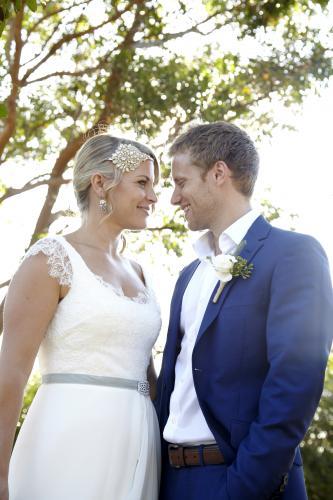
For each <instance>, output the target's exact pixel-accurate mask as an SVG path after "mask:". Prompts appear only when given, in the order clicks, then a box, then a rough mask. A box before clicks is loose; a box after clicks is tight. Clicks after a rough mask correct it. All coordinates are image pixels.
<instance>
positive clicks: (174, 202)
mask: <svg viewBox="0 0 333 500" xmlns="http://www.w3.org/2000/svg"><path fill="white" fill-rule="evenodd" d="M170 201H171V203H172V205H179V204H180V194H179V192H178V190H177V187H175V189H174V190H173V193H172V196H171V200H170Z"/></svg>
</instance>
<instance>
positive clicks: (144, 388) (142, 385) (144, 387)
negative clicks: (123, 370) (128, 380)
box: [138, 380, 150, 396]
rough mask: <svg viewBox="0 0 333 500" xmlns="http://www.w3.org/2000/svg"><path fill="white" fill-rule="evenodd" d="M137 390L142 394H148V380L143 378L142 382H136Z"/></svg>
mask: <svg viewBox="0 0 333 500" xmlns="http://www.w3.org/2000/svg"><path fill="white" fill-rule="evenodd" d="M138 392H139V393H140V394H142V395H143V396H149V394H150V385H149V382H148V380H143V381H142V382H138Z"/></svg>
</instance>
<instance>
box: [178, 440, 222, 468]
mask: <svg viewBox="0 0 333 500" xmlns="http://www.w3.org/2000/svg"><path fill="white" fill-rule="evenodd" d="M168 453H169V463H170V465H171V467H176V468H179V467H189V466H193V465H220V464H224V463H225V460H224V456H223V455H222V453H221V451H220V450H219V447H218V446H217V444H209V445H201V446H180V445H177V444H169V446H168Z"/></svg>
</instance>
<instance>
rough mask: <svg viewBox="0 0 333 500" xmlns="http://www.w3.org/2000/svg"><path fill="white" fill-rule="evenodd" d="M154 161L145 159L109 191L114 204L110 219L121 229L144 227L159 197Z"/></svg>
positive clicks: (108, 193)
mask: <svg viewBox="0 0 333 500" xmlns="http://www.w3.org/2000/svg"><path fill="white" fill-rule="evenodd" d="M154 179H155V176H154V163H153V160H145V161H143V162H141V163H140V165H139V166H138V167H137V168H136V169H135V170H134V171H130V172H125V173H124V175H123V176H122V179H121V181H120V183H119V184H117V186H115V187H114V188H112V189H111V190H110V191H108V192H107V201H108V202H109V203H110V205H111V206H112V213H111V215H110V221H111V220H112V221H113V223H115V224H117V225H118V226H119V227H120V228H121V229H144V228H145V227H147V218H148V216H149V215H150V213H151V209H152V207H153V205H154V204H155V203H156V201H157V198H156V194H155V192H154V187H153V186H154Z"/></svg>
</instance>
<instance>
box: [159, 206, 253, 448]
mask: <svg viewBox="0 0 333 500" xmlns="http://www.w3.org/2000/svg"><path fill="white" fill-rule="evenodd" d="M258 216H259V213H258V212H257V211H256V210H251V211H250V212H248V213H247V214H245V215H243V216H242V217H241V218H240V219H238V220H237V221H236V222H234V223H233V224H232V225H231V226H229V227H228V229H226V230H225V231H224V232H223V233H222V234H221V235H220V237H219V247H220V250H221V252H222V253H232V252H234V251H235V250H236V248H237V246H238V245H239V244H240V242H241V241H242V240H243V239H244V236H245V235H246V233H247V231H248V229H249V228H250V226H251V225H252V224H253V222H254V221H255V220H256V219H257V218H258ZM193 246H194V250H195V252H196V254H197V256H198V258H199V259H200V260H201V262H200V264H199V266H198V267H197V269H196V271H195V272H194V274H193V276H192V278H191V280H190V282H189V284H188V286H187V288H186V290H185V293H184V296H183V302H182V310H181V317H180V326H181V330H182V332H183V333H184V335H183V339H182V342H181V350H180V353H179V355H178V358H177V361H176V367H175V374H176V378H175V387H174V390H173V392H172V394H171V399H170V415H169V418H168V421H167V423H166V426H165V428H164V432H163V437H164V439H165V440H166V441H168V442H169V443H176V444H210V443H214V442H215V438H214V436H213V434H212V432H211V431H210V429H209V427H208V425H207V423H206V420H205V417H204V416H203V413H202V411H201V408H200V406H199V402H198V398H197V395H196V392H195V388H194V383H193V375H192V352H193V347H194V344H195V341H196V338H197V335H198V332H199V329H200V325H201V322H202V319H203V316H204V314H205V311H206V308H207V305H208V301H209V299H210V297H211V295H212V293H213V290H214V288H215V286H216V284H217V281H218V280H217V277H216V272H215V271H214V269H213V267H212V266H211V264H210V263H209V262H207V261H206V258H207V257H209V256H213V255H214V244H213V235H212V234H211V233H210V232H209V231H208V232H207V233H205V234H204V235H203V236H201V238H199V240H198V241H197V242H196V243H195V244H194V245H193Z"/></svg>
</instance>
